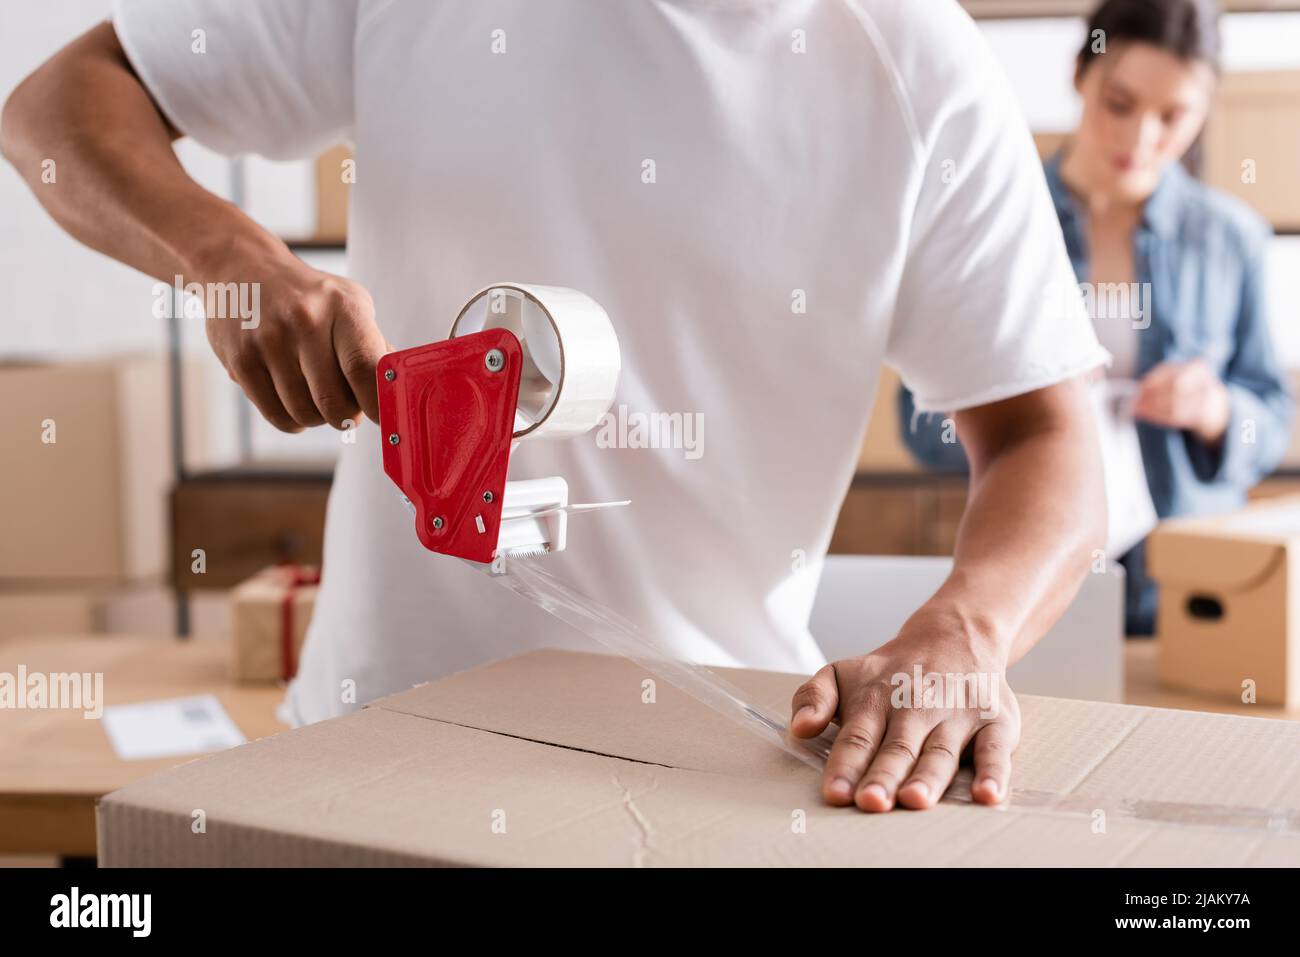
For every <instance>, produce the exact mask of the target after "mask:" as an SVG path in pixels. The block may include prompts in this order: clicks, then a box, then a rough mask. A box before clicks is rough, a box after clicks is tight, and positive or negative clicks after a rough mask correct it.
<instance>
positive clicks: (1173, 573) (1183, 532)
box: [1147, 496, 1300, 707]
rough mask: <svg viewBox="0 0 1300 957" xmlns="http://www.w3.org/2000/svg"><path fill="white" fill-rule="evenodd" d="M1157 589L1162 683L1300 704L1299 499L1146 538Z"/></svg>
mask: <svg viewBox="0 0 1300 957" xmlns="http://www.w3.org/2000/svg"><path fill="white" fill-rule="evenodd" d="M1147 568H1148V570H1149V571H1150V573H1151V576H1152V577H1153V578H1154V579H1155V580H1156V583H1157V584H1158V586H1159V589H1160V607H1159V611H1158V613H1157V616H1156V629H1157V632H1158V637H1159V638H1160V680H1161V682H1163V683H1165V684H1167V685H1169V686H1170V687H1173V688H1182V689H1186V690H1189V691H1197V692H1202V693H1205V694H1211V695H1217V696H1221V697H1232V698H1237V699H1239V700H1240V699H1241V698H1242V696H1243V694H1244V693H1246V692H1247V691H1249V690H1251V689H1253V692H1254V694H1255V697H1256V699H1257V700H1258V701H1259V702H1261V703H1263V704H1271V705H1282V706H1285V707H1292V706H1295V705H1297V704H1300V625H1298V623H1297V617H1296V616H1297V613H1298V612H1300V606H1297V602H1298V601H1300V496H1282V497H1279V498H1272V499H1266V500H1263V501H1260V502H1258V503H1255V504H1252V505H1249V506H1247V507H1246V508H1243V509H1240V510H1239V511H1236V512H1232V513H1230V514H1227V515H1218V516H1212V517H1208V518H1193V519H1175V520H1171V521H1166V522H1162V523H1161V524H1160V526H1159V527H1158V528H1157V529H1156V530H1155V531H1154V532H1153V533H1152V534H1151V536H1150V538H1149V539H1148V540H1147Z"/></svg>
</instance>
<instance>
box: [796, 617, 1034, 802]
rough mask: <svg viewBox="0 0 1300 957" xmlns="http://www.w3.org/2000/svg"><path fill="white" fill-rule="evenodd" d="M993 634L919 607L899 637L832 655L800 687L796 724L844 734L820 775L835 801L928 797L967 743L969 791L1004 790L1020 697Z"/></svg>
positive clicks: (982, 795)
mask: <svg viewBox="0 0 1300 957" xmlns="http://www.w3.org/2000/svg"><path fill="white" fill-rule="evenodd" d="M1005 671H1006V663H1005V660H1004V658H1003V657H1002V653H1001V652H999V651H998V650H997V648H996V647H995V645H994V643H992V642H989V641H985V640H984V639H983V638H982V637H981V636H978V635H974V634H972V631H971V629H970V627H969V626H968V625H967V624H966V622H965V621H964V620H963V618H962V616H960V615H958V614H956V613H955V612H950V611H944V610H936V609H933V608H923V609H922V610H921V611H919V612H918V613H917V614H916V615H914V616H913V617H912V618H911V619H910V620H909V621H908V622H907V624H906V625H904V626H903V629H902V631H900V633H899V635H898V637H896V638H895V639H894V640H892V641H890V642H889V643H887V644H885V645H882V646H881V647H880V648H877V649H876V650H875V651H873V652H871V653H870V654H867V655H862V656H861V657H858V658H851V659H848V660H845V661H837V662H834V663H833V664H829V665H827V666H826V667H825V668H823V669H822V670H821V671H819V672H817V674H815V675H814V676H813V677H812V678H810V679H809V680H808V681H806V682H805V683H804V684H803V685H802V686H800V688H799V690H798V691H796V692H795V695H794V699H793V701H792V702H791V714H792V719H791V730H792V731H793V733H794V734H795V735H797V736H799V737H803V738H811V737H815V736H816V735H818V734H821V733H822V731H824V730H825V729H826V727H827V725H829V724H830V723H831V722H832V721H835V722H836V723H838V724H839V726H840V730H839V735H838V736H837V737H836V739H835V745H834V747H833V748H832V749H831V755H830V759H829V761H828V762H827V764H826V772H825V775H824V776H823V778H822V795H823V797H824V798H825V799H826V801H827V802H828V803H830V804H835V805H841V806H847V805H849V804H855V805H856V806H857V807H858V808H860V809H861V810H863V811H888V810H890V809H892V808H893V807H894V806H895V804H901V805H902V806H903V807H907V808H913V809H918V810H919V809H924V808H929V807H932V806H933V805H934V804H935V803H936V802H938V800H939V799H940V798H941V797H943V794H944V791H945V790H947V788H948V785H949V784H951V783H952V779H953V776H954V775H955V774H956V773H957V767H958V762H959V758H960V757H961V756H962V754H963V753H964V752H967V751H968V749H969V753H970V755H971V756H972V757H973V760H974V764H975V776H974V779H973V780H974V783H973V784H972V786H971V796H972V798H973V799H974V800H975V801H977V802H980V803H983V804H996V803H998V802H999V801H1002V800H1004V799H1005V797H1006V794H1007V790H1008V782H1009V779H1010V776H1011V754H1012V752H1013V751H1014V750H1015V748H1016V745H1017V744H1018V743H1019V741H1020V707H1019V704H1018V703H1017V701H1016V696H1015V695H1014V694H1013V693H1012V692H1011V689H1010V687H1008V686H1007V683H1006V680H1005Z"/></svg>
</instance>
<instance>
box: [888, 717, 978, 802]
mask: <svg viewBox="0 0 1300 957" xmlns="http://www.w3.org/2000/svg"><path fill="white" fill-rule="evenodd" d="M965 744H966V742H965V740H964V735H963V734H962V731H961V730H960V727H959V726H958V725H957V724H956V723H955V722H953V721H942V722H940V723H939V725H938V726H937V727H936V728H935V729H934V730H933V731H931V732H930V736H929V737H928V738H926V739H925V744H923V745H922V746H921V757H920V758H919V759H918V760H917V762H916V767H915V768H913V769H912V773H911V775H909V776H908V778H907V780H906V781H904V782H903V786H902V787H900V788H899V789H898V803H899V804H901V805H903V807H909V808H912V809H914V810H918V811H919V810H924V809H925V808H929V807H933V806H934V805H935V803H936V802H938V800H939V798H941V797H943V792H944V791H946V790H948V785H949V784H951V783H952V779H953V776H954V775H955V774H956V773H957V763H958V761H959V760H960V758H961V751H962V748H963V747H964V746H965Z"/></svg>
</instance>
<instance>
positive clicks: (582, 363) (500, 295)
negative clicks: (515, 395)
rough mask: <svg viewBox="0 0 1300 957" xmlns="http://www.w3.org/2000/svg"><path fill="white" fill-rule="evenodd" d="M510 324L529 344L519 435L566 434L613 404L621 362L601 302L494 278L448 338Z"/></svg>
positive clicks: (592, 422)
mask: <svg viewBox="0 0 1300 957" xmlns="http://www.w3.org/2000/svg"><path fill="white" fill-rule="evenodd" d="M484 329H509V330H510V331H511V332H513V333H514V334H515V336H516V337H517V338H518V339H519V341H520V344H521V345H522V346H523V349H524V356H523V361H524V367H523V369H522V371H521V373H520V379H519V404H518V409H517V411H516V413H515V433H514V435H515V438H516V439H524V438H530V439H531V438H543V437H544V438H566V437H569V436H573V435H581V434H582V433H584V432H587V431H590V430H591V429H593V428H595V427H596V425H597V424H598V423H599V422H600V420H601V417H602V416H603V415H604V414H605V413H606V412H608V411H609V407H610V405H612V404H613V402H614V392H615V390H616V389H617V388H618V374H619V369H620V368H621V365H622V362H621V358H620V355H619V350H618V336H616V335H615V334H614V326H613V325H612V324H611V323H610V321H609V316H608V315H606V313H605V310H604V309H602V308H601V307H600V304H599V303H598V302H596V301H595V300H594V299H592V298H591V297H590V296H585V295H583V294H582V293H580V292H577V291H576V290H573V289H565V288H562V287H560V286H534V285H523V284H520V283H509V282H505V283H497V284H495V285H492V286H486V287H484V288H483V289H481V290H479V292H477V293H475V294H474V296H473V298H471V299H470V301H469V302H467V303H466V304H465V306H464V308H462V309H461V311H460V315H458V316H457V317H456V321H455V322H454V323H452V326H451V333H450V336H449V338H455V337H456V336H464V335H469V334H470V333H474V332H481V331H483V330H484Z"/></svg>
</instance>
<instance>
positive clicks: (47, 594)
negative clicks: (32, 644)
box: [0, 589, 100, 640]
mask: <svg viewBox="0 0 1300 957" xmlns="http://www.w3.org/2000/svg"><path fill="white" fill-rule="evenodd" d="M99 624H100V601H99V596H98V595H96V594H95V593H94V592H92V591H91V590H89V589H82V590H74V589H39V590H30V591H28V590H24V591H11V590H5V591H0V640H3V639H5V638H16V637H18V636H20V635H79V634H85V633H86V632H91V631H98V630H99Z"/></svg>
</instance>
